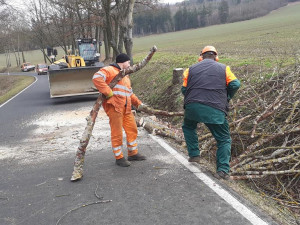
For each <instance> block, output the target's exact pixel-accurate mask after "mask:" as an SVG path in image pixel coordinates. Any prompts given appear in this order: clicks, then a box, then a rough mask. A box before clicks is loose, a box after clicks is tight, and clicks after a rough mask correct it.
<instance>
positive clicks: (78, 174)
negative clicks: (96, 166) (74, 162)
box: [71, 170, 83, 182]
mask: <svg viewBox="0 0 300 225" xmlns="http://www.w3.org/2000/svg"><path fill="white" fill-rule="evenodd" d="M82 172H83V171H82V170H81V171H80V170H74V171H73V173H72V177H71V181H73V182H74V181H79V180H80V179H81V178H82V176H83V173H82Z"/></svg>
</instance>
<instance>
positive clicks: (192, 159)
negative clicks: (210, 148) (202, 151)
mask: <svg viewBox="0 0 300 225" xmlns="http://www.w3.org/2000/svg"><path fill="white" fill-rule="evenodd" d="M189 162H196V163H200V155H197V156H193V157H190V158H189Z"/></svg>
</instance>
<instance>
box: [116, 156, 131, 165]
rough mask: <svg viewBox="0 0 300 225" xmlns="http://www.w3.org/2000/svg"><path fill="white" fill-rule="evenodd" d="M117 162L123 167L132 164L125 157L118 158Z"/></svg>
mask: <svg viewBox="0 0 300 225" xmlns="http://www.w3.org/2000/svg"><path fill="white" fill-rule="evenodd" d="M116 164H117V165H118V166H121V167H128V166H130V162H128V161H127V160H126V159H125V158H124V157H123V158H121V159H116Z"/></svg>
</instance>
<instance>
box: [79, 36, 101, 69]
mask: <svg viewBox="0 0 300 225" xmlns="http://www.w3.org/2000/svg"><path fill="white" fill-rule="evenodd" d="M76 43H77V49H78V53H79V55H80V56H81V57H82V58H83V60H84V61H85V64H86V66H94V65H95V64H97V63H99V58H100V54H99V53H98V46H97V40H96V39H91V38H82V39H77V40H76Z"/></svg>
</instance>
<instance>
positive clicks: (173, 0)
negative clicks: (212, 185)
mask: <svg viewBox="0 0 300 225" xmlns="http://www.w3.org/2000/svg"><path fill="white" fill-rule="evenodd" d="M183 1H184V0H159V2H161V3H170V4H175V3H177V2H183ZM7 2H8V3H11V4H12V5H14V6H16V5H19V4H20V3H21V4H22V3H23V0H10V1H7Z"/></svg>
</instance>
